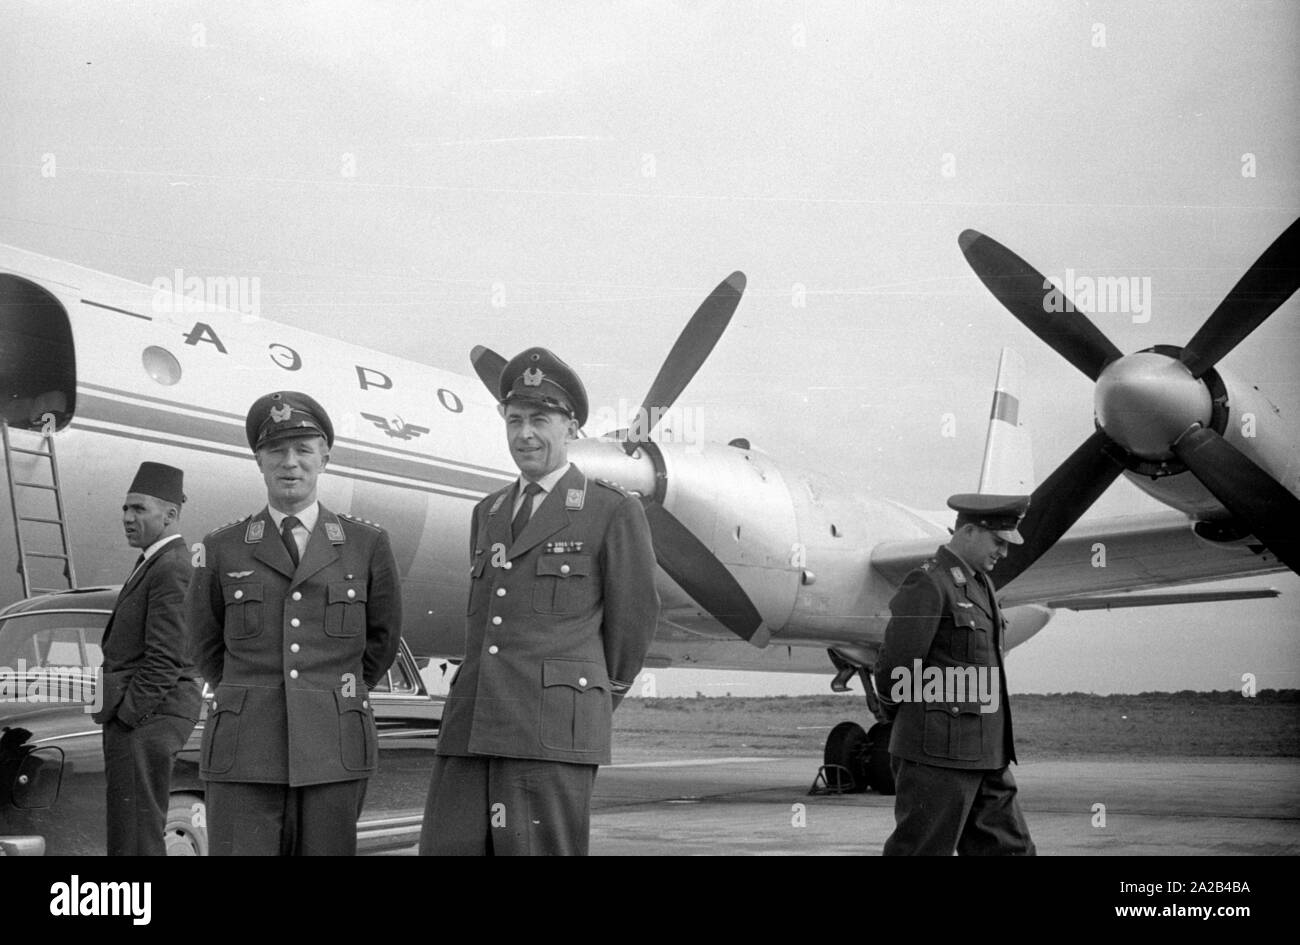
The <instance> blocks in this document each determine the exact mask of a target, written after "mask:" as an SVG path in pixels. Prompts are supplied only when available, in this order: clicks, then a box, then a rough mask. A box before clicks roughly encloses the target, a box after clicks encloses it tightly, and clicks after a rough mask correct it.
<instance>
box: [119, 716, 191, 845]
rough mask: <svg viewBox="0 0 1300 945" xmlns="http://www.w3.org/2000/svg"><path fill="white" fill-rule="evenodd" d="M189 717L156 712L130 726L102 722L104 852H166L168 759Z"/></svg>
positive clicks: (185, 735) (186, 729)
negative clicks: (105, 822) (156, 713)
mask: <svg viewBox="0 0 1300 945" xmlns="http://www.w3.org/2000/svg"><path fill="white" fill-rule="evenodd" d="M194 725H195V722H194V720H193V719H187V718H182V717H181V716H177V715H155V716H152V717H151V718H148V719H146V720H144V721H142V722H141V723H140V724H139V725H137V726H136V727H135V728H128V727H127V726H125V725H123V724H122V723H121V722H119V721H118V720H117V719H115V718H113V719H109V720H108V721H107V722H105V723H104V732H103V736H104V787H105V813H106V815H107V827H108V831H107V832H108V843H107V852H108V855H109V856H165V855H166V853H167V844H166V841H165V840H164V837H163V835H164V832H165V830H166V825H167V808H168V807H169V806H170V803H171V798H170V797H169V795H170V793H171V783H172V761H173V759H174V758H175V756H176V753H177V752H178V751H180V750H181V749H182V748H184V747H185V740H186V739H188V738H189V737H190V732H192V731H194Z"/></svg>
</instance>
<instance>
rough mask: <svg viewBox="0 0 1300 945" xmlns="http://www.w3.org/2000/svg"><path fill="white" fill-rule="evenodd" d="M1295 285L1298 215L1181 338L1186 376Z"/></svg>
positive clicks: (1206, 365)
mask: <svg viewBox="0 0 1300 945" xmlns="http://www.w3.org/2000/svg"><path fill="white" fill-rule="evenodd" d="M1297 288H1300V218H1297V219H1296V220H1295V222H1293V223H1292V224H1291V225H1290V226H1288V227H1287V228H1286V230H1284V231H1283V233H1282V235H1281V236H1279V237H1278V238H1277V239H1275V240H1274V241H1273V245H1271V246H1269V248H1268V249H1266V250H1264V253H1263V255H1262V256H1260V257H1259V259H1257V260H1255V264H1254V265H1253V266H1251V267H1250V268H1249V269H1247V270H1246V274H1245V275H1244V276H1242V277H1241V279H1240V280H1239V281H1238V282H1237V284H1236V285H1234V286H1233V287H1232V291H1231V292H1229V293H1228V295H1227V297H1226V298H1225V299H1224V300H1223V301H1222V302H1220V303H1219V307H1218V308H1216V309H1215V310H1214V311H1213V312H1211V313H1210V317H1209V318H1207V319H1206V320H1205V324H1203V325H1202V326H1201V327H1200V328H1199V329H1198V330H1197V332H1196V334H1195V335H1194V336H1193V337H1192V340H1191V341H1189V342H1187V346H1186V347H1185V348H1183V353H1182V355H1181V360H1182V362H1183V363H1184V364H1186V365H1187V367H1188V368H1189V369H1191V372H1192V376H1193V377H1200V376H1201V375H1202V374H1204V373H1205V372H1206V371H1208V370H1209V369H1210V368H1212V367H1214V365H1216V364H1218V363H1219V360H1220V359H1221V358H1222V357H1223V356H1224V355H1226V354H1227V353H1228V352H1229V351H1231V350H1232V349H1233V348H1235V347H1237V345H1238V344H1240V343H1241V342H1242V340H1243V339H1245V337H1246V336H1247V335H1249V334H1250V333H1251V332H1252V331H1254V330H1255V329H1256V328H1258V327H1259V326H1260V325H1261V324H1262V323H1263V321H1264V319H1266V318H1268V317H1269V316H1270V315H1272V314H1273V313H1274V312H1275V311H1277V308H1278V306H1280V305H1281V304H1282V303H1283V302H1285V301H1286V300H1287V299H1289V298H1290V297H1291V294H1292V293H1293V292H1295V290H1296V289H1297ZM1211 491H1213V490H1211ZM1220 501H1222V500H1220ZM1224 504H1225V505H1227V503H1226V502H1225V503H1224ZM1260 540H1261V541H1262V540H1263V539H1260ZM1266 544H1267V542H1266Z"/></svg>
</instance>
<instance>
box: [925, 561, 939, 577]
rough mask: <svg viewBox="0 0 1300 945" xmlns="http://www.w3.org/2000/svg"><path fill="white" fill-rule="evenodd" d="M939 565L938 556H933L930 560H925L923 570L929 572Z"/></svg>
mask: <svg viewBox="0 0 1300 945" xmlns="http://www.w3.org/2000/svg"><path fill="white" fill-rule="evenodd" d="M938 565H939V560H938V559H937V558H931V559H929V560H928V561H923V562H922V563H921V570H922V571H924V572H926V573H927V574H928V573H930V572H931V571H933V570H934V569H935V568H936V567H938Z"/></svg>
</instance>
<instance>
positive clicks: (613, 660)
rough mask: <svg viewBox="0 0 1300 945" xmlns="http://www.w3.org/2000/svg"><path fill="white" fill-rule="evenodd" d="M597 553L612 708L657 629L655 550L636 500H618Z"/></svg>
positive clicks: (657, 605)
mask: <svg viewBox="0 0 1300 945" xmlns="http://www.w3.org/2000/svg"><path fill="white" fill-rule="evenodd" d="M601 553H602V562H601V572H602V574H603V575H604V586H603V587H602V588H601V593H602V594H603V597H604V609H605V614H604V622H603V624H602V626H601V636H602V640H603V642H604V646H605V667H606V670H607V672H608V673H609V681H610V684H611V685H612V686H613V687H614V705H615V707H617V706H618V704H619V702H621V701H622V698H623V695H624V694H625V693H626V692H627V690H628V689H630V688H631V686H632V682H633V681H634V680H635V679H636V675H637V673H639V672H641V665H642V663H644V662H645V655H646V651H647V650H649V649H650V641H651V640H652V639H654V635H655V627H656V626H657V625H658V623H659V594H658V592H657V591H656V590H655V552H654V545H653V544H652V543H651V540H650V525H649V523H648V522H647V521H646V518H645V511H644V510H643V509H642V508H641V503H640V502H639V501H638V500H637V499H635V498H633V497H632V496H624V497H623V500H622V502H621V503H620V504H619V506H618V508H617V509H616V510H615V512H614V515H613V517H612V518H611V520H610V523H609V527H608V528H607V529H606V532H605V540H604V542H603V549H602V552H601Z"/></svg>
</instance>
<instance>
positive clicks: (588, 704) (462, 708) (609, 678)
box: [438, 466, 659, 765]
mask: <svg viewBox="0 0 1300 945" xmlns="http://www.w3.org/2000/svg"><path fill="white" fill-rule="evenodd" d="M516 489H517V485H511V486H507V487H506V488H505V489H502V490H501V491H499V492H496V493H493V494H492V495H489V496H487V497H486V498H485V499H483V501H481V502H480V503H479V504H478V505H477V506H475V507H474V514H473V517H472V523H471V530H470V535H471V545H470V551H471V554H472V562H473V563H472V565H471V568H470V575H471V582H470V592H469V605H468V617H467V620H466V633H465V662H464V663H463V664H462V665H461V668H460V671H459V673H458V674H457V676H456V680H455V682H454V683H453V685H452V688H451V691H450V693H449V694H448V697H447V704H446V707H445V709H444V710H443V717H442V729H441V733H440V735H439V742H438V753H439V754H442V755H488V756H495V757H507V758H530V759H540V760H548V761H561V762H570V763H578V764H592V765H594V764H607V763H608V762H609V750H610V725H611V714H612V711H613V705H614V704H615V702H616V700H617V699H618V698H621V696H622V692H623V691H624V690H626V689H627V688H628V687H629V686H630V685H631V683H632V681H633V680H634V679H635V678H636V675H637V673H639V672H640V671H641V664H642V662H643V660H644V659H645V654H646V650H647V649H648V648H649V646H650V641H651V639H652V638H653V637H654V631H655V626H656V624H657V622H658V616H659V597H658V594H657V593H656V592H655V587H654V575H655V557H654V549H653V547H652V546H651V543H650V529H649V526H648V524H647V523H646V518H645V512H644V511H643V510H642V508H641V503H640V502H639V501H638V500H637V499H636V498H634V497H633V496H629V495H627V494H626V493H624V492H623V491H622V490H620V489H618V488H616V487H614V486H610V485H607V484H606V483H603V482H600V481H599V480H588V479H587V478H586V477H585V476H584V475H583V474H582V472H581V471H580V470H579V469H578V468H577V467H576V466H570V468H569V470H568V472H566V473H565V474H564V475H563V476H562V477H560V480H559V482H558V483H556V486H555V488H554V489H553V490H551V491H550V492H548V493H547V494H546V495H545V497H544V499H542V500H541V501H539V502H538V503H537V505H536V507H535V508H534V509H533V513H532V517H531V518H530V519H529V520H528V524H527V525H526V526H525V527H524V529H523V531H522V532H520V534H519V540H518V541H515V542H512V541H511V539H510V522H511V517H512V511H513V506H514V501H513V500H514V498H515V495H516Z"/></svg>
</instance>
